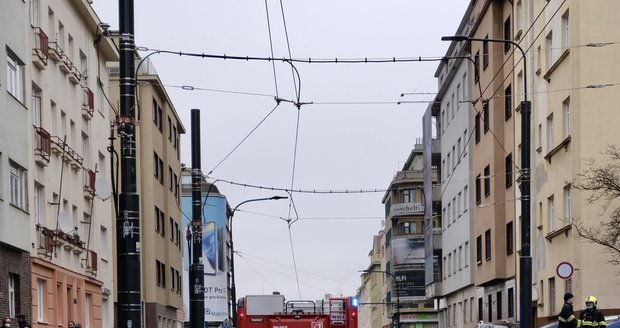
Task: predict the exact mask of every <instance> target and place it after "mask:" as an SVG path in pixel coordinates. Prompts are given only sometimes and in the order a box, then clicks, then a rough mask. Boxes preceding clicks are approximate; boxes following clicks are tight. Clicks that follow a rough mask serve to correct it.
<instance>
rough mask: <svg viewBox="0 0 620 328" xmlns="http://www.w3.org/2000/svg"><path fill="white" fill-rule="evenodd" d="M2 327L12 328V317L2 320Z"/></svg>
mask: <svg viewBox="0 0 620 328" xmlns="http://www.w3.org/2000/svg"><path fill="white" fill-rule="evenodd" d="M2 327H3V328H11V318H9V317H6V318H5V319H4V320H2Z"/></svg>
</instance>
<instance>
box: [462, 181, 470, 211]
mask: <svg viewBox="0 0 620 328" xmlns="http://www.w3.org/2000/svg"><path fill="white" fill-rule="evenodd" d="M467 197H469V187H468V186H465V188H463V212H466V211H467V210H468V209H469V202H467Z"/></svg>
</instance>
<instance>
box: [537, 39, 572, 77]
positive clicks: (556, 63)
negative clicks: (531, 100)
mask: <svg viewBox="0 0 620 328" xmlns="http://www.w3.org/2000/svg"><path fill="white" fill-rule="evenodd" d="M569 53H570V48H568V49H566V50H564V52H563V53H562V55H561V56H560V58H558V59H557V60H556V61H555V63H553V65H551V67H549V69H548V70H547V73H545V75H543V78H544V79H545V80H547V82H548V83H549V82H551V74H553V72H554V71H555V70H556V69H557V68H558V66H560V64H561V63H562V62H563V61H564V59H565V58H566V57H568V54H569Z"/></svg>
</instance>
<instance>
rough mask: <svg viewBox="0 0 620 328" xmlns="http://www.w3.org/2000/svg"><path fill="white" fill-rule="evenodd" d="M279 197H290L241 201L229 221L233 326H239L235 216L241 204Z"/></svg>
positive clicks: (269, 198)
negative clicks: (234, 237)
mask: <svg viewBox="0 0 620 328" xmlns="http://www.w3.org/2000/svg"><path fill="white" fill-rule="evenodd" d="M279 199H288V197H287V196H273V197H268V198H253V199H248V200H244V201H242V202H241V203H239V204H237V206H235V208H234V209H233V210H232V212H231V213H230V219H229V223H228V227H229V229H230V274H231V278H232V283H231V285H230V289H231V298H232V315H233V327H237V287H236V286H235V248H234V246H233V234H232V232H233V226H232V223H233V217H234V216H235V212H236V211H237V209H238V208H239V206H241V205H243V204H246V203H251V202H262V201H267V200H279Z"/></svg>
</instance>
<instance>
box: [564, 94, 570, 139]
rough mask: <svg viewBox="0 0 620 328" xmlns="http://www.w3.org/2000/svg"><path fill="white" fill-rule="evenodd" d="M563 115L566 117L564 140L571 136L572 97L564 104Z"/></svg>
mask: <svg viewBox="0 0 620 328" xmlns="http://www.w3.org/2000/svg"><path fill="white" fill-rule="evenodd" d="M562 113H563V115H562V116H563V117H564V131H563V132H564V138H568V136H570V97H568V98H566V99H565V100H564V101H563V102H562Z"/></svg>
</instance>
